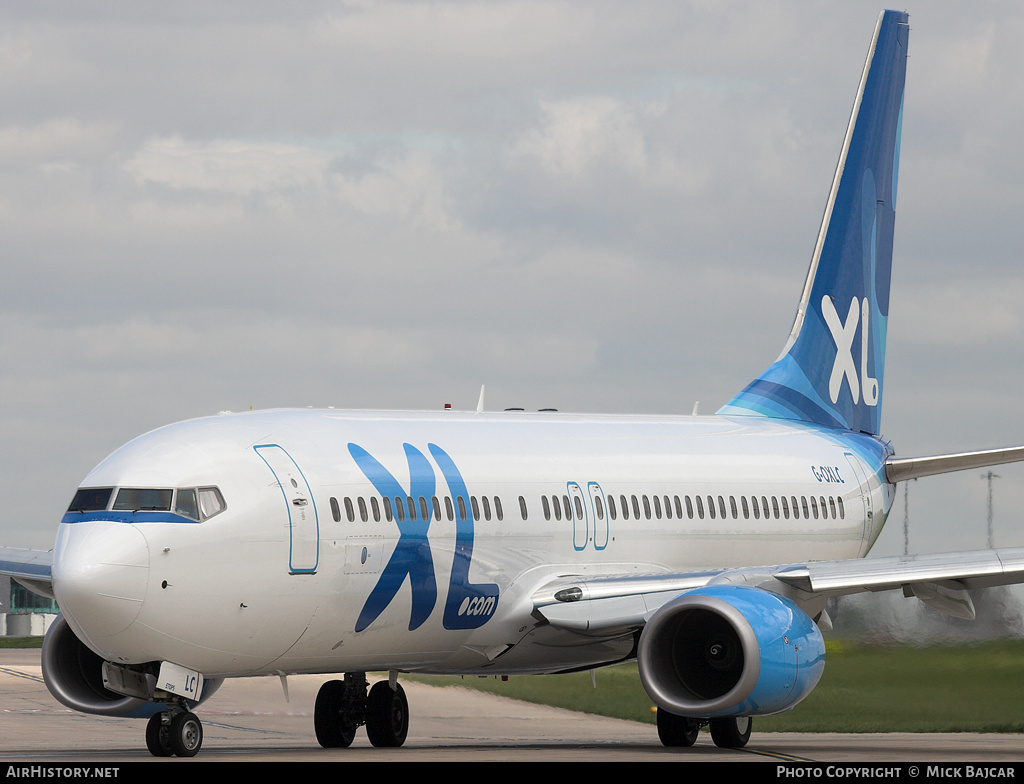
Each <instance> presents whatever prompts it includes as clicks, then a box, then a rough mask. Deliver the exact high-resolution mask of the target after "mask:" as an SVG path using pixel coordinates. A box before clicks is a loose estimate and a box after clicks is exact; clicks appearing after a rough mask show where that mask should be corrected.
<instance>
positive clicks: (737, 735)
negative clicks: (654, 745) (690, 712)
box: [658, 708, 754, 749]
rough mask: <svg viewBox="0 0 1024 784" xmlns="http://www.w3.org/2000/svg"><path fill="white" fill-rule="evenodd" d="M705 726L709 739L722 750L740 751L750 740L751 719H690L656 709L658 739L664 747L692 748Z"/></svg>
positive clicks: (745, 717) (741, 717)
mask: <svg viewBox="0 0 1024 784" xmlns="http://www.w3.org/2000/svg"><path fill="white" fill-rule="evenodd" d="M705 724H707V725H708V729H710V730H711V739H712V740H713V741H714V742H715V745H716V746H719V747H721V748H723V749H741V748H743V747H744V746H746V745H747V741H748V740H750V730H751V728H752V727H753V724H754V722H753V719H751V718H750V717H749V716H740V717H738V718H732V719H691V718H688V717H686V716H676V715H675V714H674V713H669V712H668V711H666V710H662V709H661V708H658V737H659V738H661V742H662V745H664V746H692V745H693V744H694V743H695V742H696V741H697V734H698V733H699V732H700V729H701V727H703V726H704V725H705Z"/></svg>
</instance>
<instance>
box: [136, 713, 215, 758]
mask: <svg viewBox="0 0 1024 784" xmlns="http://www.w3.org/2000/svg"><path fill="white" fill-rule="evenodd" d="M202 745H203V724H202V722H201V721H199V717H198V716H196V715H195V714H194V713H190V712H189V711H187V710H184V709H180V708H179V709H176V710H167V711H163V712H161V713H154V714H153V715H152V716H151V717H150V719H149V724H147V725H146V748H148V749H149V753H150V754H152V755H153V756H154V757H171V756H174V757H194V756H195V755H196V754H198V753H199V749H200V748H201V747H202Z"/></svg>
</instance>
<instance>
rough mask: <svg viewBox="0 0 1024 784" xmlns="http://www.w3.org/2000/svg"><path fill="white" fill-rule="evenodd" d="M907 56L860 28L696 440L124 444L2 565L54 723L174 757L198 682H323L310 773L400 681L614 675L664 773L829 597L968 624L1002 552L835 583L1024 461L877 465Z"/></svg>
mask: <svg viewBox="0 0 1024 784" xmlns="http://www.w3.org/2000/svg"><path fill="white" fill-rule="evenodd" d="M907 38H908V20H907V16H906V14H903V13H897V12H892V11H887V12H884V13H883V14H882V15H881V16H880V17H879V20H878V24H877V26H876V28H875V31H874V36H873V38H872V40H871V46H870V49H869V52H868V57H867V62H866V63H865V66H864V70H863V73H862V76H861V80H860V84H859V88H858V90H857V96H856V100H855V102H854V106H853V113H852V117H851V119H850V124H849V127H848V130H847V134H846V137H845V141H844V144H843V147H842V152H841V154H840V158H839V165H838V167H837V171H836V174H835V178H834V180H833V183H832V187H831V191H830V194H829V198H828V202H827V205H826V208H825V213H824V218H823V221H822V226H821V231H820V233H819V235H818V238H817V242H816V244H815V246H814V252H813V256H812V259H811V264H810V270H809V272H808V275H807V280H806V283H805V285H804V287H803V290H802V292H801V295H800V299H799V305H798V309H797V314H796V319H795V321H794V324H793V328H792V331H791V333H790V335H789V339H788V342H787V343H786V345H785V347H784V349H783V352H782V356H781V357H780V358H779V359H778V360H777V361H776V362H775V363H774V364H772V365H771V366H770V367H769V368H768V369H767V370H766V371H765V372H764V373H762V374H761V375H760V376H758V377H757V378H756V379H754V381H752V382H751V383H750V384H749V385H748V386H747V387H746V389H744V390H743V391H741V392H740V393H739V394H738V395H736V397H735V398H733V399H732V400H731V401H730V402H729V403H727V404H726V405H725V406H724V407H723V408H722V409H721V410H720V411H719V412H718V414H717V415H715V416H711V417H697V416H692V417H689V416H662V417H650V416H598V415H575V416H574V415H566V414H561V413H556V412H537V413H526V412H521V411H510V412H504V413H493V414H492V413H483V412H481V411H477V412H454V411H438V412H434V413H423V412H385V411H367V412H346V411H337V410H273V411H254V412H247V413H240V414H230V413H229V414H222V415H220V416H215V417H210V418H204V419H197V420H192V421H188V422H181V423H178V424H174V425H170V426H168V427H164V428H162V429H159V430H156V431H153V432H151V433H148V434H146V435H143V436H141V437H140V438H138V439H136V440H134V441H132V442H130V443H129V444H127V445H125V446H123V447H121V448H120V449H118V450H117V451H115V452H114V453H113V454H112V455H110V456H109V457H108V458H107V459H106V460H104V461H103V462H102V463H100V465H98V466H97V467H96V468H95V469H93V471H92V472H91V473H90V474H89V475H88V476H87V477H86V478H85V480H84V481H83V482H82V485H81V487H80V488H79V490H78V491H77V493H75V495H74V500H73V501H72V502H71V505H70V507H69V508H68V510H67V513H66V514H65V516H64V518H63V519H62V520H61V523H60V528H59V530H58V533H57V539H56V544H55V545H54V549H53V552H52V560H51V559H50V557H49V554H37V553H34V552H32V551H15V550H6V551H3V552H0V558H3V561H2V562H0V566H2V567H3V571H6V572H7V573H10V574H13V575H15V576H16V577H17V578H18V579H19V580H20V581H22V582H24V583H25V584H27V585H29V586H32V587H33V588H34V589H35V590H38V591H40V592H42V593H46V594H48V595H51V596H53V597H55V598H56V600H57V602H58V603H59V605H60V608H61V612H62V615H61V617H60V618H59V619H58V620H57V621H55V622H54V624H53V625H52V627H51V628H50V630H49V632H48V634H47V636H46V639H45V642H44V646H43V652H42V663H43V673H44V676H45V679H46V684H47V686H48V688H49V689H50V691H51V692H52V694H53V695H54V696H55V697H56V698H57V699H58V700H59V701H60V702H62V703H63V704H64V705H67V706H69V707H71V708H74V709H76V710H79V711H84V712H88V713H96V714H101V715H108V716H149V717H150V718H149V723H148V725H147V731H146V741H147V745H148V748H149V749H150V751H151V752H152V753H153V754H154V755H158V756H166V755H172V754H174V755H179V756H191V755H193V754H195V753H196V752H197V751H198V750H199V747H200V745H201V743H202V724H201V722H200V720H199V719H198V718H197V717H196V715H195V714H194V713H193V711H194V710H195V709H196V706H197V705H198V704H200V703H201V702H202V700H203V699H205V698H206V697H208V696H209V695H210V694H211V693H212V692H213V691H214V690H215V689H216V688H217V686H218V685H219V684H220V683H221V682H222V680H223V679H225V678H236V677H246V676H254V675H279V676H281V677H286V676H287V675H289V674H292V673H343V674H344V676H343V677H342V678H339V679H338V680H333V681H330V682H328V683H326V684H325V685H324V686H323V688H322V690H321V692H320V694H319V696H318V697H317V700H316V706H315V711H314V724H315V732H316V736H317V738H318V740H319V742H320V743H321V744H322V745H323V746H326V747H340V746H348V745H349V744H350V743H351V742H352V740H353V737H354V735H355V733H356V731H357V729H358V728H359V727H360V726H363V725H365V727H366V731H367V734H368V736H369V739H370V741H371V742H372V743H373V744H374V745H378V746H400V745H401V744H402V743H403V742H404V741H405V738H406V733H407V730H408V722H409V718H408V717H409V711H408V705H407V702H406V698H405V695H404V691H403V689H402V687H401V685H400V684H399V683H398V677H399V674H400V673H407V672H420V673H448V674H480V675H482V674H492V675H512V674H530V673H553V672H566V671H571V670H580V669H589V668H595V667H601V666H604V665H609V664H614V663H617V662H623V661H628V660H631V659H636V661H637V663H638V667H639V671H640V676H641V680H642V683H643V686H644V688H645V689H646V691H647V693H648V694H649V696H650V698H651V699H652V700H653V701H654V703H655V704H656V705H657V708H658V732H659V735H660V737H661V740H662V742H664V743H665V744H667V745H675V746H689V745H691V744H692V743H693V742H694V740H695V738H696V737H697V733H698V732H699V730H700V729H701V728H702V727H704V726H709V727H710V731H711V734H712V737H713V738H714V741H715V742H716V743H717V744H719V745H722V746H742V745H743V744H745V743H746V742H747V739H748V737H749V735H750V728H751V717H754V716H760V715H767V714H773V713H779V712H782V711H786V710H789V709H790V708H792V707H793V706H794V705H796V704H797V703H798V702H800V700H802V699H803V698H804V697H805V696H806V695H807V694H808V693H809V692H810V691H811V690H812V689H813V688H814V686H815V685H816V684H817V682H818V679H819V678H820V677H821V674H822V670H823V668H824V666H825V646H824V642H823V639H822V635H821V629H828V628H829V619H828V615H827V614H826V612H825V602H826V600H827V599H828V598H829V597H832V596H838V595H842V594H848V593H853V592H857V591H865V590H868V591H875V590H886V589H902V590H903V591H904V593H905V594H906V595H908V596H910V595H914V596H917V597H918V598H920V599H922V600H924V601H925V602H927V603H929V604H930V605H932V606H935V607H938V608H940V609H942V610H943V611H945V612H948V613H952V614H955V615H958V616H961V617H971V616H972V615H973V607H972V604H971V600H970V597H969V596H968V593H967V591H968V589H972V588H977V587H985V586H991V585H999V584H1006V583H1013V582H1021V581H1024V549H1020V550H990V551H982V552H971V553H963V552H961V553H949V554H942V555H929V556H923V557H917V558H875V559H869V558H865V557H864V556H866V555H867V553H868V551H869V550H870V549H871V545H872V544H873V543H874V541H875V539H876V537H877V536H878V534H879V532H880V530H881V528H882V525H883V523H884V522H885V518H886V515H887V513H888V512H889V509H890V507H891V505H892V501H893V497H894V492H895V486H896V483H897V482H898V481H900V480H905V479H909V478H913V477H917V476H924V475H928V474H935V473H942V472H945V471H953V470H959V469H964V468H974V467H977V466H985V465H993V464H996V463H1000V462H1009V461H1014V460H1021V459H1024V448H1015V449H999V450H992V451H989V452H977V453H962V454H951V455H939V456H930V457H923V458H897V457H895V456H894V455H895V453H894V450H893V448H892V446H891V445H890V444H889V443H888V442H887V441H886V440H884V439H883V438H882V437H881V435H880V433H881V431H880V414H881V408H882V395H883V389H884V384H883V360H884V355H885V338H886V322H887V318H888V313H889V279H890V266H891V262H892V240H893V226H894V220H895V213H894V208H895V203H896V181H897V177H896V172H897V166H898V163H899V152H900V126H901V119H902V111H903V85H904V75H905V70H906V58H907ZM377 671H387V672H389V673H390V677H389V678H388V679H386V680H382V681H380V682H378V683H376V684H374V685H373V687H372V688H369V685H368V683H367V679H366V675H365V673H367V672H377Z"/></svg>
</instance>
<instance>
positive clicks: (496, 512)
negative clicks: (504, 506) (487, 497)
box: [494, 496, 505, 522]
mask: <svg viewBox="0 0 1024 784" xmlns="http://www.w3.org/2000/svg"><path fill="white" fill-rule="evenodd" d="M494 516H495V517H497V518H498V521H499V522H500V521H501V520H503V519H504V518H505V515H504V514H503V513H502V511H501V499H500V498H498V496H494Z"/></svg>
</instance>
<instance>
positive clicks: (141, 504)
mask: <svg viewBox="0 0 1024 784" xmlns="http://www.w3.org/2000/svg"><path fill="white" fill-rule="evenodd" d="M172 492H173V491H171V490H163V489H153V488H148V487H146V488H140V487H122V488H121V489H120V490H118V491H117V498H116V499H114V509H115V510H116V511H123V512H138V511H143V512H168V511H170V509H171V494H172Z"/></svg>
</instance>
